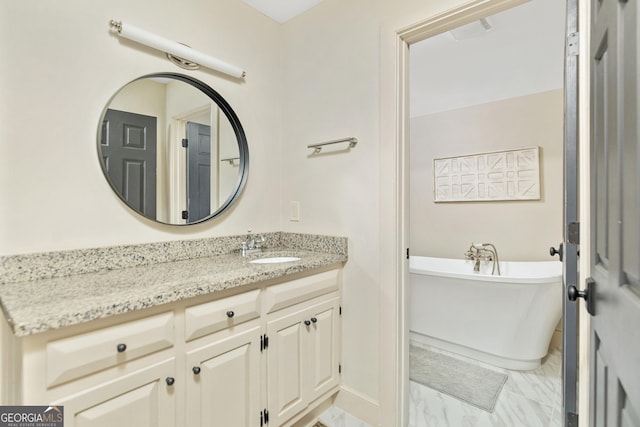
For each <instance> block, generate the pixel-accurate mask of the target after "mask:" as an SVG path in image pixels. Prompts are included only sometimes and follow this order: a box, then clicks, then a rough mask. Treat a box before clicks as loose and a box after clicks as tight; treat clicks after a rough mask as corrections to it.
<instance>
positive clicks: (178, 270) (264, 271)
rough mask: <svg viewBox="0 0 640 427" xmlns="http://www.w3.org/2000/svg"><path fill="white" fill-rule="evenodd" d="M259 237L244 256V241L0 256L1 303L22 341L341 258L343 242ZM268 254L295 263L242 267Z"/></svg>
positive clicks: (286, 236)
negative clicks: (261, 241)
mask: <svg viewBox="0 0 640 427" xmlns="http://www.w3.org/2000/svg"><path fill="white" fill-rule="evenodd" d="M264 236H265V237H266V240H267V245H266V246H267V247H266V248H264V249H263V251H262V253H254V254H251V255H248V256H247V257H242V256H240V254H239V253H238V252H237V250H236V248H237V247H238V242H240V241H242V240H243V239H244V238H245V237H246V236H231V237H224V238H212V239H200V240H197V241H180V242H165V243H157V244H156V243H153V244H146V245H130V246H121V247H112V248H101V249H88V250H76V251H66V252H50V253H45V254H29V255H16V256H10V257H2V258H0V278H2V279H1V280H2V283H1V284H0V303H1V305H2V309H3V311H4V315H5V317H6V318H7V320H8V321H9V324H10V325H11V327H12V329H13V332H14V333H15V335H16V336H26V335H30V334H35V333H39V332H44V331H46V330H49V329H54V328H61V327H64V326H70V325H75V324H79V323H83V322H88V321H91V320H96V319H100V318H104V317H108V316H112V315H115V314H120V313H126V312H130V311H134V310H140V309H143V308H148V307H153V306H156V305H159V304H165V303H170V302H175V301H180V300H183V299H186V298H191V297H196V296H200V295H206V294H210V293H212V292H217V291H221V290H225V289H230V288H234V287H238V286H243V285H248V284H252V283H258V282H261V281H264V280H269V279H277V278H280V277H285V276H287V275H291V274H294V273H299V272H304V271H310V270H314V269H319V268H322V267H327V266H331V265H339V264H342V263H344V262H346V261H347V239H346V238H343V237H330V236H315V235H306V234H294V233H281V232H278V233H266V234H264ZM185 248H187V249H185ZM194 254H195V256H196V257H194ZM269 256H296V257H299V258H300V260H298V261H292V262H286V263H275V264H254V263H250V262H249V261H250V260H252V259H255V258H263V257H269ZM47 266H49V268H47Z"/></svg>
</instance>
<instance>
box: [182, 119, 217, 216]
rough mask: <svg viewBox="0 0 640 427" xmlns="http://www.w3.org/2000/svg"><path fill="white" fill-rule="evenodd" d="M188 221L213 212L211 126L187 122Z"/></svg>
mask: <svg viewBox="0 0 640 427" xmlns="http://www.w3.org/2000/svg"><path fill="white" fill-rule="evenodd" d="M187 141H188V143H187V147H186V148H187V176H188V179H187V194H188V199H187V200H188V201H187V211H188V215H187V223H192V222H198V221H201V220H202V219H204V218H206V217H208V216H209V215H210V214H211V126H207V125H204V124H200V123H194V122H188V123H187Z"/></svg>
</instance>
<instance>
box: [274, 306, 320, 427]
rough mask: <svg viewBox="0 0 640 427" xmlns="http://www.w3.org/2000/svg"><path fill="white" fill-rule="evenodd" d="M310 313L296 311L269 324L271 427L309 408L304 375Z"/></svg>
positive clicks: (306, 366)
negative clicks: (307, 323)
mask: <svg viewBox="0 0 640 427" xmlns="http://www.w3.org/2000/svg"><path fill="white" fill-rule="evenodd" d="M309 317H310V316H308V311H307V310H304V311H297V312H294V313H293V314H290V315H287V316H283V317H280V318H277V319H274V320H272V321H269V322H268V323H267V336H268V337H269V347H268V350H267V396H268V400H269V423H270V424H271V425H275V426H278V425H280V424H281V422H282V421H285V420H287V419H288V418H290V417H292V416H294V415H295V414H297V413H298V412H300V411H301V410H303V409H304V408H305V407H306V406H307V401H306V399H305V395H304V394H305V392H304V388H305V383H304V382H303V381H304V372H305V371H307V370H308V369H309V368H308V366H309V359H308V356H307V353H308V350H307V347H308V331H307V326H305V324H304V320H308V318H309Z"/></svg>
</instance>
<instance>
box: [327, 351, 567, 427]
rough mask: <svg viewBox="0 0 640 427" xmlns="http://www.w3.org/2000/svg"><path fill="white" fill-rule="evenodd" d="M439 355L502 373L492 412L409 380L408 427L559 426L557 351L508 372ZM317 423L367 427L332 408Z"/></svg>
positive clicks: (362, 422)
mask: <svg viewBox="0 0 640 427" xmlns="http://www.w3.org/2000/svg"><path fill="white" fill-rule="evenodd" d="M431 349H432V350H434V351H440V350H437V349H434V348H431ZM442 352H443V353H446V354H449V355H450V356H454V357H459V358H461V359H464V360H467V361H469V362H471V363H476V364H478V365H481V366H484V367H486V368H488V369H494V370H497V371H501V372H505V373H506V374H507V375H509V379H507V382H506V383H505V385H504V388H503V389H502V392H501V393H500V396H499V397H498V401H497V402H496V406H495V408H494V411H493V413H489V412H486V411H483V410H482V409H478V408H476V407H475V406H471V405H468V404H465V403H463V402H461V401H459V400H458V399H455V398H453V397H450V396H448V395H446V394H442V393H440V392H438V391H435V390H432V389H430V388H428V387H425V386H423V385H421V384H418V383H414V382H413V381H411V382H410V390H409V394H410V403H409V426H410V427H514V426H518V427H539V426H540V427H562V395H561V392H562V379H561V376H560V375H561V366H562V352H561V351H560V350H559V349H557V348H556V349H552V350H551V351H550V352H549V354H548V355H547V357H545V358H544V359H543V361H542V365H541V366H540V367H539V368H538V369H535V370H533V371H509V370H506V369H500V368H496V367H495V366H492V365H487V364H484V363H482V362H478V361H475V360H472V359H467V358H464V357H462V356H456V355H453V354H451V353H448V352H444V351H442ZM319 420H320V421H321V422H322V423H323V424H325V425H326V426H327V427H371V426H370V425H369V424H367V423H365V422H364V421H361V420H359V419H357V418H355V417H354V416H352V415H350V414H348V413H346V412H344V411H342V410H341V409H339V408H335V407H331V408H329V409H328V410H327V411H325V412H324V413H323V414H322V415H321V416H320V417H319Z"/></svg>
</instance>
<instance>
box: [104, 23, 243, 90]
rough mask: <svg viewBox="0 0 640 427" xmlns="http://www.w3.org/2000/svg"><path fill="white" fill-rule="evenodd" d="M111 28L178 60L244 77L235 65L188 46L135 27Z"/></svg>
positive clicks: (123, 24)
mask: <svg viewBox="0 0 640 427" xmlns="http://www.w3.org/2000/svg"><path fill="white" fill-rule="evenodd" d="M111 27H112V29H114V30H115V31H116V32H117V33H118V35H119V36H121V37H124V38H127V39H129V40H133V41H135V42H137V43H140V44H144V45H146V46H149V47H152V48H154V49H158V50H160V51H162V52H166V53H167V54H170V55H173V56H177V57H178V58H181V59H184V60H187V61H189V62H193V63H196V64H199V65H201V66H203V67H207V68H211V69H212V70H216V71H220V72H221V73H225V74H228V75H230V76H233V77H236V78H242V77H244V76H245V72H244V70H242V68H240V67H236V66H235V65H231V64H228V63H226V62H224V61H221V60H219V59H217V58H213V57H211V56H209V55H207V54H205V53H202V52H199V51H197V50H195V49H192V48H190V47H189V46H186V45H183V44H181V43H178V42H175V41H173V40H169V39H167V38H164V37H162V36H159V35H157V34H153V33H150V32H149V31H145V30H143V29H142V28H138V27H136V26H135V25H131V24H126V23H124V22H118V21H111Z"/></svg>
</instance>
